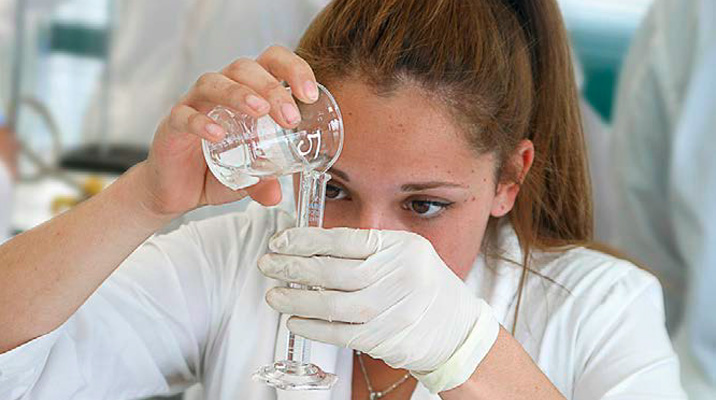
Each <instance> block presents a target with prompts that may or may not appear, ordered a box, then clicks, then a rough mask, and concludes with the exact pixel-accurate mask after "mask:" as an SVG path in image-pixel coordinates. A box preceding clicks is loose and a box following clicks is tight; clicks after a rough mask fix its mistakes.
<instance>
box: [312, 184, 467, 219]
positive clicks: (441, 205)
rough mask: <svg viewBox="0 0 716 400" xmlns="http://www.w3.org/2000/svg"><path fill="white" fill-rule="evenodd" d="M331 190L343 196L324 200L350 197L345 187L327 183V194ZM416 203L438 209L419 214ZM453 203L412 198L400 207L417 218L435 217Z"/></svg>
mask: <svg viewBox="0 0 716 400" xmlns="http://www.w3.org/2000/svg"><path fill="white" fill-rule="evenodd" d="M332 190H339V191H340V192H341V193H343V195H344V197H339V196H340V195H339V196H336V197H333V198H331V197H326V200H329V201H338V200H345V199H348V198H350V197H349V196H348V192H347V191H346V190H345V189H343V188H342V187H340V186H338V185H335V184H331V183H329V184H328V185H327V186H326V194H328V193H329V192H330V191H332ZM416 204H420V205H428V206H430V207H432V206H436V207H439V208H440V209H439V210H438V211H437V212H436V213H434V214H431V215H426V213H422V214H421V213H418V212H416V211H415V209H414V207H415V205H416ZM454 204H455V203H453V202H444V201H437V200H425V199H413V200H408V201H407V202H405V203H404V204H403V207H402V208H403V209H404V210H406V211H411V212H413V213H415V215H417V217H418V218H421V219H431V218H436V217H438V216H440V214H442V213H443V212H444V211H445V210H447V209H449V208H450V207H452V206H453V205H454Z"/></svg>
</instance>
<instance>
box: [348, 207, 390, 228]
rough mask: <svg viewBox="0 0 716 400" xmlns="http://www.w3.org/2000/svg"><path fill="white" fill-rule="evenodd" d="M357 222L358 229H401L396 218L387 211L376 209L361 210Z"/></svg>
mask: <svg viewBox="0 0 716 400" xmlns="http://www.w3.org/2000/svg"><path fill="white" fill-rule="evenodd" d="M357 222H358V226H357V228H360V229H386V230H400V229H401V223H400V221H399V219H398V218H397V216H395V215H393V214H392V213H390V212H389V211H388V210H385V209H382V208H377V207H366V208H362V209H361V210H360V214H359V218H358V221H357Z"/></svg>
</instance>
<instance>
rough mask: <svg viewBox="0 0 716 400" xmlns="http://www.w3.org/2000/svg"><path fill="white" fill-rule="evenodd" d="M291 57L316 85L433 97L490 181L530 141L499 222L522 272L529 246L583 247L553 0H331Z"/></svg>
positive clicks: (579, 149) (578, 139) (587, 226)
mask: <svg viewBox="0 0 716 400" xmlns="http://www.w3.org/2000/svg"><path fill="white" fill-rule="evenodd" d="M297 53H298V54H299V55H300V56H301V57H302V58H304V59H305V60H306V61H308V63H309V64H310V65H311V67H312V68H313V69H314V72H315V73H316V77H317V79H318V80H319V81H323V82H335V81H336V80H340V79H346V78H348V77H357V78H360V79H362V80H363V81H365V82H367V83H369V84H370V85H372V86H373V87H374V88H375V89H376V92H377V93H390V92H391V91H392V90H394V89H395V88H397V87H399V85H400V84H402V83H406V82H411V83H416V84H418V85H420V86H421V87H422V88H424V89H425V90H426V94H427V93H431V94H434V95H437V96H440V99H441V100H442V101H443V102H445V103H446V104H448V108H449V110H448V111H449V112H451V113H452V114H453V115H454V116H455V117H456V120H457V121H459V122H460V123H461V124H462V126H464V128H465V131H466V133H467V138H468V140H469V142H470V143H471V144H472V145H473V147H474V148H475V149H476V151H478V152H480V153H485V152H493V153H494V154H496V155H497V157H498V160H500V162H499V163H498V164H499V168H498V171H497V173H498V177H499V179H500V180H502V181H505V180H514V179H515V178H516V175H515V174H514V171H512V169H511V166H510V165H505V162H504V160H507V157H509V155H510V154H512V152H513V151H514V149H515V147H516V146H517V144H518V143H519V142H520V141H521V140H523V139H529V140H531V141H532V142H533V143H534V147H535V160H534V163H533V166H532V169H531V170H530V172H529V174H528V175H527V176H526V177H525V179H524V181H523V182H522V183H521V190H520V193H519V195H518V197H517V202H516V204H515V207H514V209H513V210H512V211H511V212H510V214H509V218H510V221H511V223H512V225H513V226H514V228H515V231H516V233H517V235H518V237H519V240H520V244H521V246H522V248H523V253H524V257H525V258H524V260H523V263H524V264H523V265H524V266H525V271H527V270H528V268H529V267H528V263H527V261H528V259H529V254H530V249H532V248H539V249H544V250H551V249H556V248H562V247H564V246H571V245H577V244H585V243H587V242H589V241H591V239H592V224H593V221H592V204H591V190H590V184H589V178H588V171H587V164H586V154H585V149H584V139H583V134H582V126H581V119H580V114H579V102H578V99H577V92H576V85H575V82H574V76H573V71H572V63H571V58H570V50H569V44H568V40H567V36H566V32H565V29H564V25H563V22H562V17H561V14H560V11H559V8H558V6H557V4H556V2H555V0H334V1H333V2H331V3H330V4H329V5H328V6H327V7H326V8H325V9H324V10H323V11H322V12H321V14H319V16H318V17H317V18H316V19H315V20H314V21H313V23H312V24H311V26H310V27H309V28H308V30H307V31H306V33H305V34H304V36H303V38H302V39H301V42H300V43H299V46H298V48H297ZM496 223H497V221H494V220H493V221H491V224H490V227H489V231H488V232H487V235H486V237H488V238H489V237H493V238H494V236H495V226H496ZM525 276H526V273H525V274H523V279H522V284H521V287H522V286H524V279H525ZM520 298H521V296H520ZM518 304H519V303H518ZM518 308H519V305H518Z"/></svg>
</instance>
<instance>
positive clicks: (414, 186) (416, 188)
mask: <svg viewBox="0 0 716 400" xmlns="http://www.w3.org/2000/svg"><path fill="white" fill-rule="evenodd" d="M441 187H452V188H462V189H467V186H465V185H460V184H458V183H453V182H440V181H433V182H420V183H406V184H405V185H403V186H401V187H400V190H402V191H403V192H420V191H422V190H428V189H437V188H441Z"/></svg>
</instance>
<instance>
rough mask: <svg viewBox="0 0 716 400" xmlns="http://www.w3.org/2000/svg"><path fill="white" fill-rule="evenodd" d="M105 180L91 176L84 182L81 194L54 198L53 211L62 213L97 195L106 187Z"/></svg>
mask: <svg viewBox="0 0 716 400" xmlns="http://www.w3.org/2000/svg"><path fill="white" fill-rule="evenodd" d="M104 187H105V183H104V180H103V179H102V178H100V177H98V176H89V177H87V178H86V179H85V180H84V181H83V182H82V186H81V188H82V191H81V193H80V195H79V196H58V197H56V198H54V199H53V200H52V205H51V209H52V213H53V214H60V213H62V212H64V211H67V210H69V209H70V208H72V207H74V206H76V205H77V204H79V203H81V202H82V201H84V200H87V199H89V198H90V197H92V196H94V195H96V194H97V193H99V192H101V191H102V189H104Z"/></svg>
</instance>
